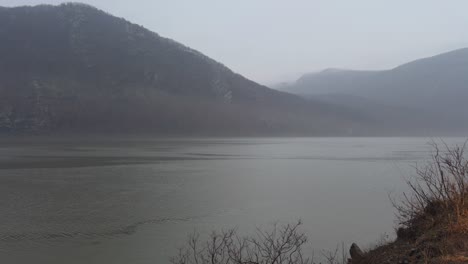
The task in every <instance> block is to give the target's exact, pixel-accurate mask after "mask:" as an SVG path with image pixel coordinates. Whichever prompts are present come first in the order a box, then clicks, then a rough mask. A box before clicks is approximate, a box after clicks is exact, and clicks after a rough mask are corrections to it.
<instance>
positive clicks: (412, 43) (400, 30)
mask: <svg viewBox="0 0 468 264" xmlns="http://www.w3.org/2000/svg"><path fill="white" fill-rule="evenodd" d="M61 2H67V1H60V0H0V5H3V6H16V5H36V4H41V3H50V4H58V3H61ZM81 2H84V3H88V4H91V5H93V6H96V7H98V8H100V9H103V10H105V11H107V12H109V13H111V14H114V15H116V16H119V17H124V18H126V19H128V20H130V21H132V22H134V23H137V24H141V25H143V26H145V27H146V28H148V29H150V30H152V31H155V32H157V33H159V34H160V35H162V36H165V37H169V38H172V39H174V40H177V41H179V42H182V43H183V44H185V45H187V46H190V47H192V48H194V49H197V50H199V51H201V52H203V53H205V54H206V55H208V56H210V57H212V58H214V59H216V60H218V61H220V62H222V63H223V64H225V65H226V66H228V67H230V68H231V69H233V70H234V71H236V72H239V73H241V74H243V75H245V76H247V77H249V78H251V79H253V80H255V81H258V82H261V83H264V84H272V83H276V82H280V81H283V80H292V79H295V78H296V77H298V76H299V75H301V74H302V73H305V72H311V71H318V70H321V69H324V68H330V67H333V68H349V69H351V68H352V69H385V68H391V67H394V66H397V65H399V64H401V63H404V62H407V61H410V60H413V59H417V58H421V57H426V56H431V55H434V54H437V53H441V52H445V51H449V50H452V49H456V48H461V47H468V15H467V11H468V1H466V0H446V1H442V0H341V1H335V0H289V1H286V0H229V1H228V0H83V1H81ZM0 26H1V25H0Z"/></svg>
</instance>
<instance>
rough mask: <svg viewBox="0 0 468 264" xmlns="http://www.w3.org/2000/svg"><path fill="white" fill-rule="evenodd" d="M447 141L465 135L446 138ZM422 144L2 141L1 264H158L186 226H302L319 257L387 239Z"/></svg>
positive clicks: (393, 140) (389, 141)
mask: <svg viewBox="0 0 468 264" xmlns="http://www.w3.org/2000/svg"><path fill="white" fill-rule="evenodd" d="M446 141H447V142H448V143H450V144H451V143H454V142H463V139H457V138H451V139H446ZM427 142H429V139H427V138H262V139H259V138H242V139H220V138H214V139H94V140H90V139H87V140H77V139H73V140H72V139H68V140H67V139H55V140H51V139H47V140H45V139H22V140H11V139H3V140H0V144H1V145H0V203H1V206H0V260H3V261H1V263H48V264H55V263H57V264H59V263H60V264H62V263H89V264H93V263H96V264H97V263H114V264H118V263H136V264H138V263H142V264H143V263H144V264H146V263H167V262H168V258H169V257H170V256H171V255H173V254H174V253H175V252H176V249H177V247H178V246H180V245H182V243H183V242H184V239H185V237H186V235H187V234H188V233H190V232H192V231H194V230H197V231H200V232H202V233H203V232H208V231H209V230H212V229H220V228H227V227H238V228H239V230H242V231H243V232H248V231H249V230H252V229H253V228H255V227H256V226H260V227H262V226H264V227H268V226H269V225H270V224H272V223H274V222H280V223H281V222H290V221H295V220H297V219H302V221H303V222H304V226H303V228H304V231H306V232H307V234H308V235H309V237H310V240H311V242H312V245H313V247H315V248H317V249H323V248H325V249H326V248H332V247H334V246H335V245H336V244H337V243H340V242H345V243H350V242H353V241H356V242H358V243H360V244H361V245H364V246H365V245H369V244H370V243H372V242H374V241H377V240H379V238H380V237H382V235H384V234H385V233H387V234H389V235H391V234H392V230H393V227H394V215H393V210H392V207H391V204H390V202H389V201H388V197H387V193H388V192H389V191H397V192H398V191H400V190H403V189H404V184H403V180H402V177H403V175H405V174H407V173H408V172H410V171H411V168H410V166H411V165H414V163H415V162H416V161H421V160H423V159H425V158H426V157H427V155H428V150H429V146H428V145H427Z"/></svg>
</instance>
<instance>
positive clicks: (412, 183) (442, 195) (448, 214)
mask: <svg viewBox="0 0 468 264" xmlns="http://www.w3.org/2000/svg"><path fill="white" fill-rule="evenodd" d="M431 145H432V147H433V153H432V156H431V160H430V161H429V162H428V163H427V164H425V165H424V166H422V167H421V166H416V174H415V175H414V177H412V178H410V179H408V180H407V181H406V183H407V184H408V186H409V189H410V191H409V193H404V194H403V199H402V201H401V202H395V200H394V199H392V202H393V205H394V207H395V208H396V209H397V214H398V217H399V220H400V224H401V225H402V226H403V227H410V226H411V225H412V224H413V223H414V222H415V221H418V220H419V219H421V218H422V217H425V216H427V215H428V214H429V215H437V216H439V217H444V218H446V220H449V221H455V222H458V221H459V219H460V217H461V216H463V215H465V214H466V213H467V212H466V211H467V200H468V160H467V158H466V157H465V149H466V142H465V144H463V145H462V146H454V147H450V146H448V145H447V144H445V143H444V142H443V143H442V145H443V148H442V149H441V148H440V147H439V146H438V144H436V143H435V142H433V143H432V144H431Z"/></svg>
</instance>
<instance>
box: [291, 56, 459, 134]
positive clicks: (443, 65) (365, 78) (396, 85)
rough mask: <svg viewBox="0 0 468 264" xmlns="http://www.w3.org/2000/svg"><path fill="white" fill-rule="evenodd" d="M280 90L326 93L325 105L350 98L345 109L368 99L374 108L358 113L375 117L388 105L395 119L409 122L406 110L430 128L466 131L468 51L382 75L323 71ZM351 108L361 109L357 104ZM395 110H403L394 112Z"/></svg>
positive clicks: (299, 92) (300, 92)
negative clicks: (330, 101)
mask: <svg viewBox="0 0 468 264" xmlns="http://www.w3.org/2000/svg"><path fill="white" fill-rule="evenodd" d="M282 90H284V91H288V92H293V93H296V94H302V95H308V97H309V98H317V96H322V95H327V97H328V101H329V100H330V98H331V97H337V96H338V97H339V100H340V101H341V102H344V101H346V100H345V97H346V96H348V97H349V98H348V99H349V100H348V102H347V103H344V104H343V105H347V106H350V105H351V104H353V102H355V97H360V98H363V99H365V100H368V101H372V104H373V105H372V106H370V105H369V107H368V108H366V109H361V110H364V111H365V112H373V113H377V112H379V111H381V110H382V109H383V108H386V106H390V107H392V108H394V110H395V111H393V110H392V112H393V113H394V115H395V116H400V117H401V118H407V117H408V116H407V113H408V112H409V113H411V114H412V115H413V118H412V119H413V120H422V119H425V120H426V121H425V122H426V123H427V125H426V127H428V128H429V127H431V126H432V128H433V129H438V130H441V129H445V130H452V131H466V128H467V127H468V125H467V124H465V123H466V122H463V120H467V118H468V105H467V104H466V103H465V101H466V98H468V48H465V49H460V50H455V51H452V52H448V53H444V54H440V55H437V56H434V57H430V58H425V59H421V60H417V61H413V62H410V63H407V64H404V65H401V66H399V67H397V68H394V69H391V70H386V71H351V70H325V71H323V72H320V73H313V74H307V75H304V76H303V77H302V78H300V79H299V80H298V81H297V82H296V83H294V84H292V85H290V86H289V87H285V88H283V89H282ZM335 100H338V99H335ZM355 106H358V107H359V108H362V105H361V104H355ZM398 109H406V110H405V111H403V112H400V113H398V112H399V110H398ZM397 119H398V118H397ZM431 120H432V121H431ZM430 123H432V124H430Z"/></svg>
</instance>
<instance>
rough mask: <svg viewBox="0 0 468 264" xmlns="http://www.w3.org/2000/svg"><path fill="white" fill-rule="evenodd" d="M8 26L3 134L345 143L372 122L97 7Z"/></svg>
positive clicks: (43, 12)
mask: <svg viewBox="0 0 468 264" xmlns="http://www.w3.org/2000/svg"><path fill="white" fill-rule="evenodd" d="M0 25H1V26H0V39H1V40H2V41H0V57H1V58H2V59H1V60H0V131H2V132H7V133H29V132H54V133H58V132H74V133H80V132H106V133H109V132H113V133H159V134H171V135H174V134H192V135H193V134H220V135H240V134H308V135H319V134H320V135H329V134H331V135H333V134H335V135H340V134H346V133H348V131H350V130H353V131H359V129H360V128H361V127H362V126H361V124H362V123H368V122H369V120H368V118H367V117H365V115H361V114H358V113H354V112H353V111H350V110H349V109H343V108H341V107H336V106H333V105H330V104H327V103H324V102H322V101H308V100H304V99H303V98H300V97H298V96H296V95H292V94H288V93H284V92H279V91H276V90H273V89H270V88H267V87H265V86H262V85H259V84H257V83H255V82H253V81H250V80H248V79H246V78H244V77H243V76H241V75H239V74H236V73H234V72H232V71H231V70H230V69H228V68H227V67H225V66H224V65H222V64H220V63H218V62H216V61H214V60H212V59H210V58H208V57H207V56H205V55H203V54H201V53H200V52H198V51H195V50H193V49H191V48H188V47H186V46H184V45H182V44H180V43H177V42H175V41H173V40H171V39H167V38H164V37H161V36H159V35H158V34H156V33H153V32H151V31H149V30H147V29H145V28H143V27H142V26H139V25H135V24H132V23H130V22H128V21H126V20H124V19H122V18H117V17H114V16H112V15H109V14H107V13H105V12H103V11H101V10H98V9H96V8H94V7H91V6H88V5H84V4H75V3H74V4H62V5H59V6H50V5H41V6H35V7H15V8H0Z"/></svg>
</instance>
